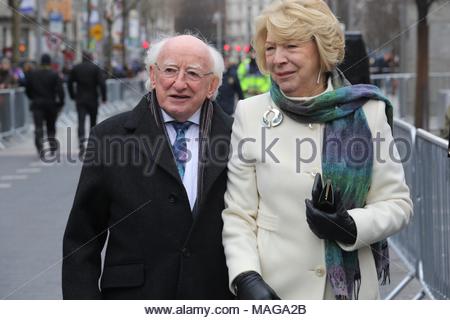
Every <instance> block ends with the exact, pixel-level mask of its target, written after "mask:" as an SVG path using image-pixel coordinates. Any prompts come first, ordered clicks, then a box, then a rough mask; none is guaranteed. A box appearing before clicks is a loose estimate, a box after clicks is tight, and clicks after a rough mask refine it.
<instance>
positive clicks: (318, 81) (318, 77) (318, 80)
mask: <svg viewBox="0 0 450 320" xmlns="http://www.w3.org/2000/svg"><path fill="white" fill-rule="evenodd" d="M321 73H322V68H320V71H319V75H318V76H317V84H319V83H320V74H321Z"/></svg>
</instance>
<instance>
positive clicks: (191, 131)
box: [161, 109, 201, 210]
mask: <svg viewBox="0 0 450 320" xmlns="http://www.w3.org/2000/svg"><path fill="white" fill-rule="evenodd" d="M161 111H162V116H163V120H164V123H165V125H166V130H167V135H168V136H169V139H170V144H171V145H173V144H174V142H175V138H176V137H177V133H176V131H175V128H174V127H173V126H172V124H171V123H170V122H171V121H176V120H175V119H174V118H172V117H171V116H170V115H168V114H167V113H166V112H165V111H164V110H163V109H161ZM200 113H201V109H198V110H197V112H195V113H194V114H193V115H192V116H191V117H190V118H189V119H188V121H190V122H192V124H191V126H190V127H189V128H188V130H187V131H186V134H185V138H186V147H187V150H188V152H189V158H188V160H187V162H186V167H185V172H184V177H183V185H184V189H185V190H186V193H187V196H188V199H189V204H190V206H191V210H192V209H193V208H194V204H195V200H196V199H197V176H198V144H199V143H198V142H199V131H200V130H199V129H200Z"/></svg>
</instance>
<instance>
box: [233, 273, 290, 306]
mask: <svg viewBox="0 0 450 320" xmlns="http://www.w3.org/2000/svg"><path fill="white" fill-rule="evenodd" d="M233 286H234V288H235V290H236V297H237V298H238V299H239V300H281V299H280V297H279V296H278V295H277V294H276V293H275V291H273V289H272V288H271V287H269V285H268V284H267V283H265V282H264V280H263V279H262V277H261V275H260V274H259V273H258V272H256V271H247V272H243V273H241V274H240V275H238V276H237V277H236V279H234V281H233Z"/></svg>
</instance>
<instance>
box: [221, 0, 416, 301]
mask: <svg viewBox="0 0 450 320" xmlns="http://www.w3.org/2000/svg"><path fill="white" fill-rule="evenodd" d="M255 32H256V34H255V37H254V46H255V50H256V53H257V61H258V65H259V66H260V69H261V70H262V71H263V72H265V73H269V74H270V76H271V78H272V86H271V89H270V93H266V94H262V95H258V96H255V97H252V98H248V99H245V100H242V101H240V102H239V103H238V105H237V107H236V112H235V115H234V117H235V121H234V125H233V131H232V136H231V146H232V148H231V150H236V152H234V153H233V154H232V156H231V157H230V162H229V164H228V185H227V192H226V194H225V205H226V209H225V210H224V211H223V214H222V217H223V221H224V227H223V244H224V248H225V256H226V259H227V266H228V269H229V278H230V289H231V290H232V291H233V292H235V293H236V295H237V297H238V298H239V299H278V298H282V299H298V300H301V299H357V298H360V299H378V298H379V289H378V285H379V284H378V281H380V282H384V281H386V280H387V279H388V278H389V252H388V243H387V241H386V238H387V237H389V236H391V235H392V234H394V233H396V232H398V231H399V230H401V229H402V228H403V227H404V226H405V225H406V224H407V223H408V221H409V218H410V215H411V210H412V201H411V199H410V195H409V189H408V186H407V185H406V183H405V176H404V173H403V167H402V164H401V163H398V161H394V159H397V158H398V153H397V150H396V148H395V144H393V137H392V132H391V130H392V105H391V104H390V102H389V101H388V100H387V99H386V98H385V97H384V96H382V95H381V93H380V90H379V89H378V88H377V87H375V86H372V85H354V86H352V85H350V83H348V81H347V80H346V79H345V78H344V77H343V75H342V73H340V72H339V71H338V70H337V69H336V65H337V64H338V63H339V62H341V61H342V59H343V57H344V35H343V32H342V29H341V27H340V25H339V22H338V20H337V19H336V17H335V16H334V15H333V13H332V12H331V10H330V9H329V7H328V6H327V4H326V3H325V2H324V1H322V0H284V1H276V2H274V3H273V4H272V5H270V6H269V7H268V8H267V9H265V10H264V11H263V13H262V14H261V16H259V17H258V18H257V20H256V27H255ZM248 137H252V139H249V138H248ZM372 137H377V138H379V139H380V140H381V141H383V142H382V143H381V144H379V145H377V144H376V143H374V142H373V140H372ZM248 140H251V141H248ZM266 141H272V144H271V148H270V149H271V152H270V153H268V152H267V151H266V146H267V142H266ZM243 142H246V143H243ZM304 142H307V143H304ZM392 146H394V148H393V149H392ZM302 159H304V160H302ZM379 159H381V160H379ZM321 176H323V178H324V179H323V181H322V179H321ZM322 183H323V184H322Z"/></svg>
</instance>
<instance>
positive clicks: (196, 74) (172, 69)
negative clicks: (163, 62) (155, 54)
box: [155, 62, 214, 82]
mask: <svg viewBox="0 0 450 320" xmlns="http://www.w3.org/2000/svg"><path fill="white" fill-rule="evenodd" d="M155 66H156V68H158V70H159V72H161V76H162V77H164V78H166V79H173V78H176V77H178V74H179V73H180V68H178V67H177V66H162V67H160V66H159V65H158V64H157V63H156V62H155ZM213 73H214V72H212V71H211V72H207V73H201V72H200V71H198V70H195V69H186V70H185V71H184V75H185V77H186V79H188V80H189V81H194V82H195V81H200V80H201V79H203V78H204V77H206V76H209V75H211V74H213Z"/></svg>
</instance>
